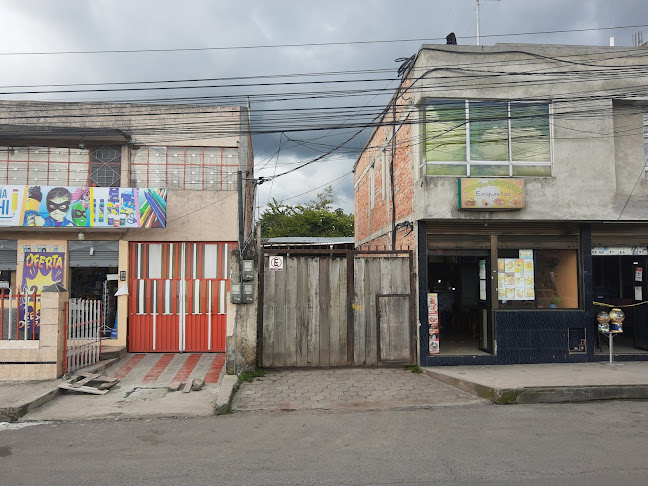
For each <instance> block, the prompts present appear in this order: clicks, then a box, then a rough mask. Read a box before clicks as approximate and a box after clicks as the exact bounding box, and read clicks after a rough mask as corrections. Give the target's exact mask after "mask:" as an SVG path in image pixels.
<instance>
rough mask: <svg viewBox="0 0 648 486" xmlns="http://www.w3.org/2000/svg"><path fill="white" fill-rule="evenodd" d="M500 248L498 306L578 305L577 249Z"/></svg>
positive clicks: (567, 307) (536, 307)
mask: <svg viewBox="0 0 648 486" xmlns="http://www.w3.org/2000/svg"><path fill="white" fill-rule="evenodd" d="M520 256H521V255H520V250H500V251H499V260H498V300H499V301H500V309H552V308H555V309H577V308H578V252H577V250H567V249H564V250H547V249H542V250H533V256H532V257H531V258H520Z"/></svg>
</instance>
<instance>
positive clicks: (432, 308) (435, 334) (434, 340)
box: [428, 294, 439, 354]
mask: <svg viewBox="0 0 648 486" xmlns="http://www.w3.org/2000/svg"><path fill="white" fill-rule="evenodd" d="M428 325H429V348H428V349H429V351H428V352H429V354H439V296H438V294H428Z"/></svg>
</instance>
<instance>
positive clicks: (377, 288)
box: [258, 250, 416, 367]
mask: <svg viewBox="0 0 648 486" xmlns="http://www.w3.org/2000/svg"><path fill="white" fill-rule="evenodd" d="M276 256H281V257H282V258H283V266H282V269H281V270H271V269H270V259H271V258H273V257H276ZM262 258H263V267H262V270H261V286H262V288H261V291H260V295H261V299H262V301H261V322H262V325H261V326H259V336H258V342H259V343H260V346H259V363H260V365H262V366H266V367H309V366H312V367H324V366H377V365H386V364H394V365H397V364H398V365H402V364H415V363H416V320H415V315H414V314H415V301H414V293H413V292H412V289H414V288H415V285H414V270H413V262H412V252H411V251H404V250H395V251H355V250H349V251H338V252H335V251H330V250H319V251H318V250H289V251H286V250H283V251H281V250H272V251H267V250H266V251H265V252H264V253H263V255H262ZM275 267H276V266H275Z"/></svg>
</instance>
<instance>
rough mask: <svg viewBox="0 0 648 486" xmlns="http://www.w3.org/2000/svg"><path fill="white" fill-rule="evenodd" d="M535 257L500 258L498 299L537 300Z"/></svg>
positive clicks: (498, 263)
mask: <svg viewBox="0 0 648 486" xmlns="http://www.w3.org/2000/svg"><path fill="white" fill-rule="evenodd" d="M534 272H535V267H534V262H533V258H528V257H527V258H498V260H497V299H498V300H501V301H505V300H535V274H534Z"/></svg>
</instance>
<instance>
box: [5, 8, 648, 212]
mask: <svg viewBox="0 0 648 486" xmlns="http://www.w3.org/2000/svg"><path fill="white" fill-rule="evenodd" d="M0 15H1V16H2V19H3V28H2V30H0V46H2V47H1V48H0V50H1V51H2V52H34V51H71V50H83V51H86V50H107V49H150V48H154V49H161V48H162V49H163V48H204V47H231V46H262V45H265V46H267V45H274V44H316V43H327V42H337V43H340V44H337V45H327V46H316V45H301V46H292V47H285V48H255V49H223V50H203V51H183V52H157V53H153V52H147V53H121V54H90V55H79V54H74V55H73V54H67V55H60V56H28V55H25V56H0V62H2V69H1V70H0V85H1V86H8V85H34V84H50V83H60V84H74V83H90V82H94V83H107V82H121V81H156V80H172V79H197V78H227V77H244V76H265V78H256V79H255V80H249V81H245V82H247V83H253V82H255V81H257V82H258V81H263V82H272V81H280V80H283V81H286V80H294V81H307V80H315V79H322V80H323V79H328V80H330V79H337V80H344V79H349V77H350V76H349V75H348V74H337V75H333V76H329V77H319V78H316V77H292V78H281V79H279V78H273V77H272V76H275V75H278V74H283V75H286V74H299V73H323V72H338V73H343V72H348V71H358V70H376V69H389V72H386V73H368V74H366V75H365V77H369V78H376V77H381V76H384V77H386V76H394V75H395V72H396V69H397V68H398V63H395V62H394V60H395V59H396V58H398V57H408V56H411V55H412V54H414V53H416V51H417V50H418V48H419V47H420V44H421V41H420V40H415V41H412V42H398V43H379V44H368V43H365V44H348V43H347V42H351V41H371V40H383V39H432V40H431V41H429V42H430V43H441V44H443V43H445V41H444V40H443V39H444V38H445V36H446V35H447V34H448V33H449V32H451V31H454V32H455V33H456V35H457V37H458V42H459V44H474V43H475V39H474V36H475V31H476V17H475V2H474V0H456V1H452V2H450V1H446V2H441V1H434V2H431V1H429V0H410V1H408V2H405V3H403V2H394V1H393V0H366V1H361V2H359V1H348V0H329V1H328V2H303V1H301V2H300V1H295V0H273V1H260V0H259V1H253V0H239V1H237V2H213V1H208V0H187V1H184V2H174V1H171V0H138V1H135V2H134V1H132V0H93V1H91V2H81V1H78V0H58V1H56V2H51V1H48V0H40V1H39V0H32V1H27V2H10V1H4V2H1V3H0ZM480 18H481V33H482V35H483V36H484V37H483V39H482V44H485V45H489V44H494V43H496V42H515V43H517V42H534V43H557V44H559V43H565V44H593V45H608V42H609V37H611V36H615V37H616V44H617V45H619V46H621V45H626V46H627V45H631V42H632V40H631V39H632V34H633V33H634V32H635V31H638V30H640V29H638V28H637V29H625V30H611V31H608V30H599V31H590V32H580V33H578V32H572V33H562V34H544V35H533V36H531V35H529V36H510V37H490V35H492V34H502V33H516V32H537V31H552V30H568V29H583V28H590V27H603V26H614V25H616V26H621V25H633V24H637V23H640V22H641V19H645V18H648V2H646V1H645V0H625V1H623V2H610V1H609V0H570V1H569V2H566V1H564V0H544V1H541V2H540V1H537V0H515V1H513V0H501V1H483V2H481V8H480ZM434 39H439V40H436V41H435V40H434ZM646 39H647V40H648V36H646ZM359 77H362V76H359ZM240 83H243V81H240ZM386 87H389V89H388V90H387V91H385V92H383V93H374V92H371V91H370V90H371V89H373V88H386ZM394 87H395V85H394V84H393V83H392V84H391V85H390V84H389V83H388V82H386V81H385V82H383V83H380V84H378V83H365V84H358V85H355V86H349V85H343V84H337V85H336V84H330V85H329V84H327V85H319V86H317V85H293V86H290V85H283V86H265V87H264V86H255V87H231V88H211V89H205V90H185V91H178V92H175V91H174V92H172V93H171V92H165V93H149V92H141V93H96V94H76V95H62V94H59V95H56V94H47V95H33V96H20V97H22V98H25V97H31V98H39V99H59V100H77V101H84V100H114V99H118V100H131V101H136V100H141V99H142V98H161V99H165V98H172V97H179V96H189V97H193V96H196V95H199V96H213V97H214V99H215V100H218V97H221V96H224V95H237V99H236V103H238V104H246V103H247V97H248V96H249V97H250V102H251V105H252V110H253V130H255V133H258V131H265V132H267V131H270V132H274V133H267V134H255V135H254V138H253V140H254V151H255V156H256V159H257V165H258V167H259V169H258V172H259V174H258V175H261V174H266V173H267V171H268V170H274V165H273V163H274V162H272V163H271V164H268V165H267V166H266V168H265V169H261V168H260V167H262V166H263V165H264V164H265V163H266V161H267V160H268V159H269V160H272V159H271V157H272V155H273V154H274V153H275V152H276V151H277V148H278V147H279V141H280V139H281V140H282V143H285V144H286V145H285V147H284V148H283V149H282V151H281V156H280V158H279V163H280V164H287V165H279V166H278V167H277V170H278V171H279V170H282V169H286V168H289V167H291V165H288V164H293V163H294V164H296V163H298V162H300V161H306V160H310V159H312V158H314V157H317V156H318V155H321V154H323V153H326V152H327V151H328V150H330V148H331V147H335V146H336V145H338V144H339V143H341V142H342V141H343V140H344V139H345V138H346V137H348V136H350V134H351V133H353V129H349V128H345V129H344V130H318V131H295V130H299V129H301V128H304V127H305V128H309V127H311V126H312V124H320V125H321V124H326V125H327V126H335V125H338V126H344V125H345V124H347V123H353V122H358V120H361V121H362V122H365V121H367V120H370V119H371V118H372V115H374V116H375V115H376V114H377V113H378V112H379V111H380V108H375V107H374V106H376V107H381V106H384V105H385V104H386V103H387V102H388V100H389V97H390V94H391V91H390V90H391V89H393V88H394ZM345 89H358V90H360V91H361V92H360V93H355V94H353V96H351V95H349V96H344V97H343V96H337V97H323V96H322V93H330V92H331V91H332V90H337V91H342V90H345ZM299 91H301V92H307V91H308V92H310V93H312V96H313V97H312V98H310V99H294V100H291V99H289V98H290V97H291V94H290V93H295V92H299ZM318 92H319V93H320V95H319V97H318V95H317V93H318ZM260 94H264V95H265V96H266V98H267V95H269V94H273V95H275V97H276V98H282V97H283V98H286V99H276V100H274V101H269V100H267V99H265V100H262V99H259V97H258V96H259V95H260ZM306 96H307V95H304V96H303V98H306ZM5 97H6V96H5ZM211 101H212V102H213V101H214V100H211ZM205 102H209V100H207V101H205ZM365 105H369V107H368V108H366V109H364V110H361V108H362V107H364V106H365ZM343 106H346V107H351V108H355V109H356V110H353V109H347V111H346V112H344V113H343V112H340V113H338V114H337V115H336V116H331V112H330V111H326V109H327V108H331V107H343ZM296 108H313V109H314V111H313V112H312V113H310V114H308V116H309V117H310V118H307V117H306V115H305V114H304V111H301V112H300V111H297V110H296ZM268 110H279V111H275V112H271V111H268ZM317 110H319V112H318V111H317ZM358 112H360V113H365V116H364V118H360V116H359V115H358V114H357V113H358ZM282 131H284V132H285V135H287V136H288V137H290V138H291V139H293V140H295V141H291V142H287V141H286V139H285V137H283V136H282V135H280V132H282ZM368 133H369V131H366V132H365V133H363V135H362V136H360V137H358V138H357V139H355V140H354V141H353V142H352V143H351V144H349V145H348V146H345V147H344V149H342V150H340V151H338V152H336V153H335V157H330V158H327V159H326V160H325V161H322V162H319V163H317V164H313V165H310V166H308V167H306V168H304V169H302V170H300V171H297V172H295V173H292V174H290V175H287V176H283V177H280V178H277V179H276V180H275V182H274V184H272V192H271V194H270V195H271V196H272V197H277V199H282V198H288V197H291V196H295V195H298V194H301V193H302V192H304V191H306V190H308V189H311V188H313V187H316V186H318V185H320V184H323V183H325V182H326V181H330V180H333V179H335V178H336V177H339V176H341V175H342V174H343V173H345V172H348V171H350V170H351V168H352V166H353V163H354V162H355V160H356V157H357V153H358V151H359V150H360V149H361V148H362V146H363V144H364V142H365V140H366V137H367V136H368ZM264 171H265V172H264ZM269 187H270V183H266V184H263V185H261V186H260V188H259V189H260V190H259V201H260V202H261V203H262V204H263V205H265V203H266V201H267V196H268V191H269ZM352 188H353V184H352V176H348V177H347V178H345V179H343V180H342V182H340V183H339V184H338V185H337V186H335V192H334V195H335V198H336V200H335V203H336V205H338V206H340V207H342V208H343V209H344V210H345V211H347V212H348V211H350V210H351V209H352V207H353V194H352ZM316 193H317V190H315V191H314V192H311V193H308V194H306V195H303V196H299V197H295V198H294V199H290V200H289V202H292V203H294V202H304V201H307V200H309V199H312V198H313V197H315V194H316Z"/></svg>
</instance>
